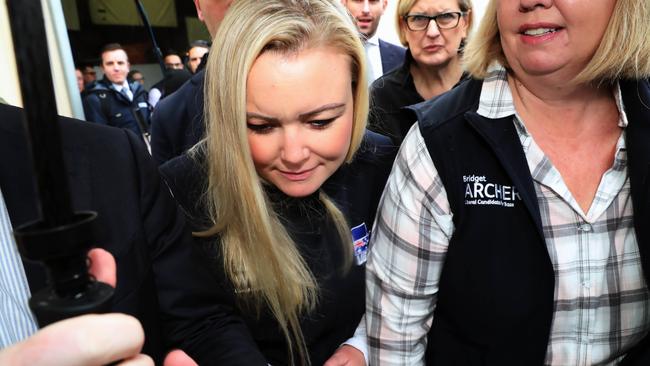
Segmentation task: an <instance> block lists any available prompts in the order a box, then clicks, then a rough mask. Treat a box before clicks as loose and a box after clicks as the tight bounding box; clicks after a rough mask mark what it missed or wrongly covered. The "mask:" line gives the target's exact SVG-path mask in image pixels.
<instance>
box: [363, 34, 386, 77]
mask: <svg viewBox="0 0 650 366" xmlns="http://www.w3.org/2000/svg"><path fill="white" fill-rule="evenodd" d="M363 47H364V48H365V49H366V57H367V58H368V60H367V66H368V85H370V84H372V82H373V81H375V80H376V79H378V78H379V77H380V76H382V75H383V74H384V69H383V67H382V65H381V53H380V52H379V37H378V36H377V35H376V34H375V35H374V36H372V37H370V38H369V39H368V40H366V41H365V42H364V43H363Z"/></svg>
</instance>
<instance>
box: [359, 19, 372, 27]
mask: <svg viewBox="0 0 650 366" xmlns="http://www.w3.org/2000/svg"><path fill="white" fill-rule="evenodd" d="M373 20H374V19H373V18H357V24H358V25H359V26H368V25H370V24H371V23H372V21H373Z"/></svg>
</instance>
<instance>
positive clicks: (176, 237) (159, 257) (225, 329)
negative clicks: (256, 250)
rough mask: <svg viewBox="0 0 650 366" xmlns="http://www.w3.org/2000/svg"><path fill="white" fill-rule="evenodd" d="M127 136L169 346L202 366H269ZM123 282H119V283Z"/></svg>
mask: <svg viewBox="0 0 650 366" xmlns="http://www.w3.org/2000/svg"><path fill="white" fill-rule="evenodd" d="M125 133H127V135H128V136H129V140H130V142H131V148H132V149H133V156H134V157H135V162H136V165H137V171H138V176H139V182H140V187H139V188H140V197H141V202H140V207H141V209H142V210H143V212H142V213H141V216H142V218H143V225H144V232H145V233H146V235H147V238H146V241H147V243H149V245H150V248H149V253H150V256H151V261H152V265H153V271H154V274H155V275H154V278H155V283H156V288H157V292H158V297H159V304H160V309H161V316H162V318H163V320H164V321H163V324H164V328H165V332H166V334H167V338H168V346H169V347H172V348H181V349H183V350H184V351H186V352H187V353H188V354H189V355H190V356H191V357H193V358H194V360H195V361H196V362H198V363H199V364H201V365H223V364H233V363H232V362H231V361H230V360H237V361H236V362H237V363H238V364H246V365H256V364H260V365H265V364H266V361H265V359H264V358H263V357H262V355H261V354H260V353H259V351H257V348H256V347H255V345H254V342H253V341H252V339H251V337H250V335H249V334H248V331H247V328H246V326H245V324H244V323H243V322H242V321H241V320H240V319H239V318H238V317H237V316H235V315H233V313H232V309H230V308H229V307H228V306H226V305H223V304H221V303H220V302H219V299H218V293H217V292H216V291H215V285H214V281H213V280H212V279H211V277H212V276H211V274H210V273H209V272H208V271H207V270H206V268H205V267H203V266H200V265H197V263H200V260H201V258H198V251H197V250H195V246H194V244H193V240H192V237H191V234H190V232H189V230H188V228H187V225H186V223H185V219H184V217H183V215H182V213H181V212H180V210H178V208H177V205H176V203H175V202H174V201H173V199H172V197H171V195H170V193H169V191H168V189H167V188H166V187H165V186H164V185H163V183H162V182H161V180H160V178H159V175H158V173H157V171H156V167H155V165H154V164H153V162H152V161H151V159H150V158H149V157H148V154H147V153H146V151H145V150H144V146H143V145H142V143H141V142H140V141H139V139H138V138H137V137H136V136H135V135H134V134H132V133H131V132H128V131H125ZM118 281H119V278H118Z"/></svg>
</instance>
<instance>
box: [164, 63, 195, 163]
mask: <svg viewBox="0 0 650 366" xmlns="http://www.w3.org/2000/svg"><path fill="white" fill-rule="evenodd" d="M204 59H205V57H204ZM204 77H205V70H201V71H199V72H197V73H196V74H195V75H194V76H192V78H191V79H190V80H189V81H187V82H186V83H185V84H183V86H181V87H180V88H179V89H178V90H177V91H176V92H174V93H172V94H171V95H169V96H167V97H166V98H165V99H162V100H161V101H160V102H158V104H156V108H155V109H154V111H153V114H152V116H151V154H152V155H153V159H154V161H155V162H156V163H157V164H158V165H160V164H162V163H164V162H166V161H167V160H170V159H172V158H174V157H176V156H178V155H181V154H182V153H183V152H185V151H187V150H188V149H189V148H190V147H192V146H194V144H196V143H197V142H198V141H199V140H200V139H201V138H202V137H203V134H204V132H205V128H204V126H203V79H204Z"/></svg>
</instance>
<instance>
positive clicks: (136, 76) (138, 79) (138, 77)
mask: <svg viewBox="0 0 650 366" xmlns="http://www.w3.org/2000/svg"><path fill="white" fill-rule="evenodd" d="M132 77H133V81H134V82H137V83H140V85H142V86H144V75H142V74H141V73H139V72H136V73H134V74H133V76H132Z"/></svg>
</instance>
